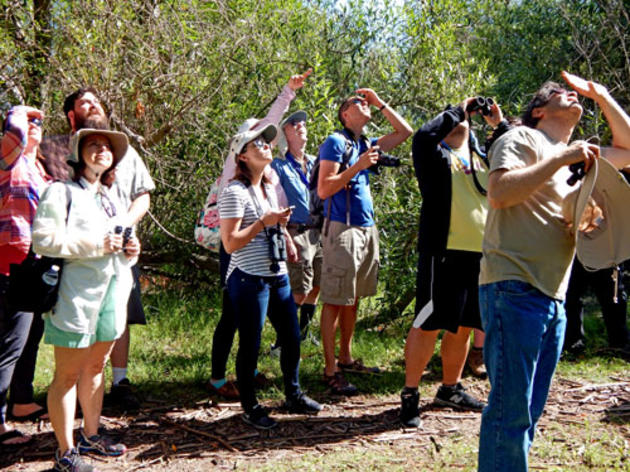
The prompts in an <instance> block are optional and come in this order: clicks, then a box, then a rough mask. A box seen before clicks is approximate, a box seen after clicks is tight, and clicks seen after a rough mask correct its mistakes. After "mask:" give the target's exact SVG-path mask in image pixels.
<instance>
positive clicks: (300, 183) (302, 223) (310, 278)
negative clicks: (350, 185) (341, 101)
mask: <svg viewBox="0 0 630 472" xmlns="http://www.w3.org/2000/svg"><path fill="white" fill-rule="evenodd" d="M306 120H307V115H306V112H304V111H302V110H300V111H296V112H295V113H293V114H291V115H290V116H289V117H288V118H286V119H285V120H284V121H283V122H282V123H280V127H279V133H278V150H279V151H280V156H281V157H279V158H276V159H274V160H273V162H272V163H271V167H273V169H274V170H275V171H276V174H278V177H279V178H280V184H281V185H282V188H283V190H284V193H285V195H286V197H287V200H288V202H289V205H291V206H294V207H295V208H294V209H293V212H292V213H291V219H290V220H289V224H288V225H287V230H288V231H289V234H290V235H291V238H292V239H293V243H294V244H295V248H296V249H297V252H298V257H299V259H298V261H297V262H287V266H288V269H289V280H290V281H291V291H292V292H293V299H294V300H295V304H296V305H298V306H299V307H300V331H301V333H302V340H304V339H306V337H307V334H308V327H309V324H310V322H311V320H312V319H313V316H314V314H315V305H316V304H317V298H318V296H319V284H320V276H321V272H322V248H321V241H320V228H319V226H318V225H316V224H314V222H313V221H312V219H311V215H310V209H309V182H310V178H311V170H312V169H313V164H314V163H315V156H311V155H309V154H306V152H305V150H306V143H307V142H308V132H307V130H306ZM311 339H312V341H313V343H315V344H317V345H319V341H317V340H316V339H315V338H314V337H312V335H311Z"/></svg>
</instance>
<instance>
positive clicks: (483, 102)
mask: <svg viewBox="0 0 630 472" xmlns="http://www.w3.org/2000/svg"><path fill="white" fill-rule="evenodd" d="M492 105H494V100H493V99H491V98H490V97H476V98H475V99H474V100H473V101H472V102H470V103H469V104H468V106H467V107H466V111H467V112H468V113H472V112H473V111H477V112H479V113H481V114H482V115H483V116H490V115H491V114H492V110H491V108H492Z"/></svg>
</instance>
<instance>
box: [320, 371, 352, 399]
mask: <svg viewBox="0 0 630 472" xmlns="http://www.w3.org/2000/svg"><path fill="white" fill-rule="evenodd" d="M323 380H324V383H325V384H326V385H328V386H329V387H330V393H332V394H333V395H347V396H350V395H356V394H357V393H358V390H357V388H356V387H355V386H354V385H352V384H351V383H350V382H348V380H347V379H346V377H345V376H344V375H343V372H335V373H334V374H333V375H326V373H325V372H324V378H323Z"/></svg>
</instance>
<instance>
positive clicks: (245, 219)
mask: <svg viewBox="0 0 630 472" xmlns="http://www.w3.org/2000/svg"><path fill="white" fill-rule="evenodd" d="M268 189H269V191H268V192H267V199H268V200H264V199H262V198H260V195H259V196H258V199H257V201H258V205H259V206H260V209H257V207H256V204H255V203H254V200H253V198H252V195H251V193H250V191H249V190H248V188H247V187H246V186H245V184H243V183H242V182H240V181H237V180H235V181H232V182H230V184H229V185H228V186H227V187H226V188H225V190H223V192H222V193H221V196H220V197H219V217H220V218H221V219H223V218H242V221H241V226H240V228H239V229H243V228H247V227H248V226H250V225H252V224H254V223H255V222H256V220H258V218H260V217H261V216H263V214H264V213H265V212H266V211H267V210H268V209H269V208H270V207H271V208H278V204H277V202H276V194H275V192H273V190H271V187H268ZM267 229H269V228H267ZM271 262H272V261H271V258H270V256H269V243H268V240H267V235H266V233H265V231H264V230H261V231H259V232H258V234H257V235H256V236H255V237H254V239H252V240H251V241H250V242H249V243H247V245H246V246H245V247H243V248H241V249H238V250H236V251H234V252H233V253H232V258H231V259H230V265H229V266H228V271H227V274H226V276H225V279H226V280H227V279H229V278H230V275H231V274H232V271H233V270H234V269H235V268H236V267H238V268H239V269H240V270H242V271H243V272H245V273H247V274H250V275H257V276H261V277H273V276H276V275H282V274H286V273H287V266H286V263H285V262H280V263H279V265H280V271H279V272H277V273H274V272H272V271H271V270H270V269H269V267H270V265H271Z"/></svg>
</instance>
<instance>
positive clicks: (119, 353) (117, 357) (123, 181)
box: [63, 87, 155, 410]
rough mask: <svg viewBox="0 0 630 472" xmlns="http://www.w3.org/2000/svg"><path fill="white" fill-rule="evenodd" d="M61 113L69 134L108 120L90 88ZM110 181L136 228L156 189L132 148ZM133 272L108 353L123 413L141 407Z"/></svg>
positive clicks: (138, 310) (140, 313)
mask: <svg viewBox="0 0 630 472" xmlns="http://www.w3.org/2000/svg"><path fill="white" fill-rule="evenodd" d="M63 111H64V114H65V115H66V118H67V119H68V124H69V125H70V131H71V134H74V133H76V132H77V131H78V130H80V129H82V128H100V129H106V128H108V127H109V118H108V116H107V115H106V113H105V110H104V108H103V105H102V104H101V101H100V99H99V98H98V93H97V91H96V90H95V89H94V88H92V87H84V88H80V89H79V90H77V91H75V92H74V93H72V94H70V95H68V96H67V97H66V99H65V101H64V105H63ZM114 177H115V178H114ZM112 180H113V182H112V183H111V185H112V186H113V190H114V191H115V193H116V195H117V197H118V198H119V199H120V201H121V202H123V204H125V205H126V206H127V208H128V215H127V221H126V224H125V226H127V227H135V225H136V224H138V222H140V220H141V219H142V217H143V216H144V215H145V214H146V212H147V211H148V210H149V204H150V196H149V192H151V191H152V190H153V189H155V184H154V183H153V180H152V179H151V176H150V175H149V171H148V170H147V168H146V166H145V164H144V162H143V161H142V159H141V158H140V156H139V155H138V153H137V152H136V150H135V149H134V148H133V147H132V146H129V147H128V150H127V153H126V155H125V157H124V159H122V160H121V161H120V163H119V165H118V166H117V167H116V171H115V175H112ZM132 272H133V275H134V287H133V289H132V291H131V295H130V296H129V302H128V305H127V329H126V330H125V333H124V334H123V335H122V336H121V337H120V338H119V339H118V340H117V341H116V343H115V344H114V348H113V350H112V353H111V363H112V376H113V383H112V389H111V393H110V396H109V399H110V400H111V401H112V403H115V404H116V405H117V406H119V407H120V408H122V409H124V410H134V409H138V408H139V407H140V403H139V401H138V399H137V397H136V396H135V395H134V393H133V391H132V389H131V384H130V382H129V380H128V379H127V363H128V359H129V342H130V333H129V325H130V324H146V318H145V314H144V310H143V308H142V300H141V297H140V284H139V280H138V277H139V270H138V267H137V266H134V267H133V268H132Z"/></svg>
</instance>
